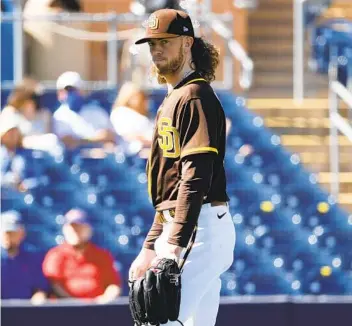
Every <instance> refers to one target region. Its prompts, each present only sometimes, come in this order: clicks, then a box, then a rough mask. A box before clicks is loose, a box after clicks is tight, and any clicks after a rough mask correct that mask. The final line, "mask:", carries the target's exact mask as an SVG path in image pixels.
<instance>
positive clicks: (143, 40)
mask: <svg viewBox="0 0 352 326" xmlns="http://www.w3.org/2000/svg"><path fill="white" fill-rule="evenodd" d="M178 36H181V35H177V34H170V33H159V34H154V35H149V36H145V37H143V38H141V39H139V40H137V41H136V42H134V44H143V43H146V42H148V41H149V40H150V39H161V38H174V37H178Z"/></svg>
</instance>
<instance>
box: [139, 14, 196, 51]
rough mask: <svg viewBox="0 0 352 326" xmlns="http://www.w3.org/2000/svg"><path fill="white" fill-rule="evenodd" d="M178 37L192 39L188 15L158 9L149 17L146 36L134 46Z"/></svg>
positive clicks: (192, 34) (190, 22)
mask: <svg viewBox="0 0 352 326" xmlns="http://www.w3.org/2000/svg"><path fill="white" fill-rule="evenodd" d="M180 35H186V36H192V37H194V29H193V25H192V21H191V18H190V17H189V15H188V14H187V13H186V12H184V11H181V10H175V9H160V10H157V11H155V12H153V13H152V14H151V15H150V16H149V19H148V21H147V26H146V34H145V36H144V37H143V38H141V39H139V40H138V41H136V42H135V44H142V43H145V42H148V41H149V40H150V39H152V38H169V37H176V36H180Z"/></svg>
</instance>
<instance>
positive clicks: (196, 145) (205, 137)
mask: <svg viewBox="0 0 352 326" xmlns="http://www.w3.org/2000/svg"><path fill="white" fill-rule="evenodd" d="M218 123H219V121H218V116H217V114H216V108H213V109H212V108H208V107H207V106H206V105H205V104H204V101H202V100H201V99H199V98H197V99H192V100H189V101H188V102H187V103H186V104H185V105H184V107H183V108H182V110H181V112H180V116H179V122H178V124H179V126H178V130H179V134H180V156H181V158H183V157H185V156H188V155H192V154H200V153H212V154H218V139H217V138H218V136H217V128H218Z"/></svg>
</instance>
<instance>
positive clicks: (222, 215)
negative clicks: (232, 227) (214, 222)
mask: <svg viewBox="0 0 352 326" xmlns="http://www.w3.org/2000/svg"><path fill="white" fill-rule="evenodd" d="M225 215H226V212H225V213H224V214H221V215H219V214H218V218H219V219H221V218H223V217H224V216H225Z"/></svg>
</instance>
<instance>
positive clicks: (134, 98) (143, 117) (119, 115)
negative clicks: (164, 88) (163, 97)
mask: <svg viewBox="0 0 352 326" xmlns="http://www.w3.org/2000/svg"><path fill="white" fill-rule="evenodd" d="M110 119H111V122H112V124H113V126H114V128H115V131H116V133H117V134H118V135H120V136H121V137H122V138H124V140H126V141H128V142H134V141H137V142H139V143H141V146H143V147H144V146H150V144H151V139H152V135H153V122H152V121H151V120H150V119H149V117H148V97H147V94H146V93H145V92H143V90H142V89H141V88H139V87H138V86H137V85H136V84H134V83H132V82H127V83H125V84H123V85H122V87H121V89H120V91H119V94H118V96H117V98H116V100H115V103H114V105H113V108H112V111H111V115H110Z"/></svg>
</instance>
